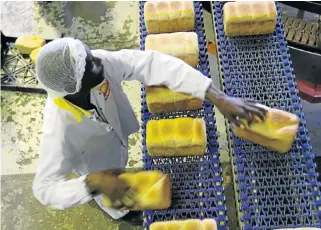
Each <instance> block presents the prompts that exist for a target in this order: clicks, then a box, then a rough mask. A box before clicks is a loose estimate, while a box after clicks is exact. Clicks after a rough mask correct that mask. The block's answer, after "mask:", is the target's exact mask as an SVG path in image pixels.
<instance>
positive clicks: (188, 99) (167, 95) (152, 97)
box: [145, 86, 202, 114]
mask: <svg viewBox="0 0 321 230" xmlns="http://www.w3.org/2000/svg"><path fill="white" fill-rule="evenodd" d="M145 89H146V103H147V106H148V110H149V112H150V113H155V114H159V113H172V112H181V111H190V110H197V109H200V108H202V101H201V100H200V99H198V98H195V97H192V96H190V95H188V94H184V93H176V92H174V91H172V90H170V89H168V88H167V87H165V86H164V87H162V86H146V88H145Z"/></svg>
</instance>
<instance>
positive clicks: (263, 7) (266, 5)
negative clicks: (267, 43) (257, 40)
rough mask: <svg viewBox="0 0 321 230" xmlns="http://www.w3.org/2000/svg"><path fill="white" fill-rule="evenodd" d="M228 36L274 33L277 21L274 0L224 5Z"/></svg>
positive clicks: (225, 29)
mask: <svg viewBox="0 0 321 230" xmlns="http://www.w3.org/2000/svg"><path fill="white" fill-rule="evenodd" d="M223 17H224V18H223V22H224V31H225V35H226V36H242V35H259V34H269V33H273V31H274V30H275V26H276V21H277V11H276V6H275V3H274V2H273V1H271V2H270V1H265V2H257V1H246V2H243V1H236V2H227V3H225V4H224V7H223Z"/></svg>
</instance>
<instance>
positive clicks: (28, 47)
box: [15, 35, 46, 54]
mask: <svg viewBox="0 0 321 230" xmlns="http://www.w3.org/2000/svg"><path fill="white" fill-rule="evenodd" d="M45 44H46V41H45V40H44V39H42V38H41V37H38V36H32V35H22V36H20V37H18V38H17V40H16V43H15V46H16V48H17V49H18V51H19V53H21V54H31V52H32V51H33V50H35V49H37V48H40V47H42V46H44V45H45Z"/></svg>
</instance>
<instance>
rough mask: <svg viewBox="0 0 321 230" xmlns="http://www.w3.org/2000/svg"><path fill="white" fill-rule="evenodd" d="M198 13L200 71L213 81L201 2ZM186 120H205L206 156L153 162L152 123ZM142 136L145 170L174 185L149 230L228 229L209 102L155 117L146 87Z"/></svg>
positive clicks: (148, 215) (148, 214) (196, 8)
mask: <svg viewBox="0 0 321 230" xmlns="http://www.w3.org/2000/svg"><path fill="white" fill-rule="evenodd" d="M144 4H145V2H140V5H139V9H140V18H139V19H140V39H141V40H140V49H141V50H145V39H146V36H147V31H146V26H145V22H144V11H143V10H144ZM194 11H195V20H196V21H195V29H194V32H196V33H197V35H198V45H199V51H200V52H199V65H198V70H199V71H201V72H202V73H203V74H204V75H205V76H208V77H210V75H209V74H210V73H209V63H208V60H207V58H208V57H207V47H206V38H205V30H204V24H203V13H202V9H201V3H200V2H194ZM184 116H191V117H199V118H203V119H204V120H205V122H206V130H207V141H208V145H207V152H206V154H205V155H204V156H189V157H157V158H155V157H153V158H152V157H151V156H150V155H149V154H148V152H147V149H146V124H147V123H148V121H150V120H151V119H159V118H173V117H184ZM142 132H143V134H142V135H143V164H144V169H145V170H154V169H158V170H161V171H163V172H165V173H166V174H168V175H169V177H170V179H171V182H172V206H171V207H170V208H169V209H167V210H153V211H146V212H145V217H146V222H145V227H147V228H148V227H149V225H150V224H151V223H153V222H155V221H165V220H172V219H203V218H215V220H216V222H217V225H218V228H219V229H226V227H227V215H226V207H225V197H224V189H223V186H222V183H223V179H222V169H221V167H220V156H219V152H218V142H217V136H216V135H217V134H216V127H215V118H214V113H213V105H212V104H211V103H210V102H209V101H205V102H204V104H203V108H202V109H201V110H198V111H197V112H189V113H187V112H181V113H178V114H162V115H157V116H155V115H152V114H150V113H149V111H148V108H147V105H146V93H145V87H144V86H142Z"/></svg>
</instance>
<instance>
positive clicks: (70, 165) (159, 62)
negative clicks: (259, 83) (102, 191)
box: [33, 50, 211, 219]
mask: <svg viewBox="0 0 321 230" xmlns="http://www.w3.org/2000/svg"><path fill="white" fill-rule="evenodd" d="M92 53H93V55H94V56H96V57H99V58H101V59H102V63H103V65H104V71H105V77H106V79H107V80H108V81H109V83H110V89H111V94H110V96H109V97H108V99H107V100H105V97H104V95H102V94H101V93H99V91H98V90H92V92H91V102H92V103H93V104H94V105H96V106H97V108H98V109H99V110H100V111H101V112H102V113H103V116H105V117H106V119H107V120H108V124H107V123H105V122H99V121H98V120H97V119H96V117H95V116H94V115H92V116H87V115H86V113H81V109H79V108H78V107H76V106H74V105H72V104H71V103H69V102H66V100H65V99H60V100H65V102H64V103H65V105H67V107H66V106H63V107H62V106H58V104H60V105H61V103H56V100H54V99H53V98H49V97H48V99H47V102H46V105H45V108H44V122H43V135H42V139H41V144H40V159H39V166H38V169H37V172H36V176H35V179H34V183H33V193H34V196H35V197H36V198H37V199H38V200H39V201H40V202H41V203H42V204H44V205H50V206H53V207H55V208H58V209H66V208H71V207H75V206H77V205H81V204H84V203H85V202H88V201H89V200H91V199H92V196H91V195H90V194H89V193H88V190H87V188H86V185H85V182H84V179H85V177H86V175H87V174H89V173H93V172H97V171H100V170H105V169H109V168H123V167H125V165H126V164H127V139H128V135H130V134H132V133H135V132H137V131H138V129H139V124H138V122H137V119H136V117H135V114H134V112H133V109H132V107H131V105H130V104H129V101H128V99H127V97H126V95H125V94H124V92H123V90H122V86H121V82H122V81H123V80H138V81H140V82H142V83H143V84H145V85H148V86H151V85H165V86H167V87H169V88H170V89H172V90H174V91H176V92H182V93H187V94H191V95H193V96H195V97H198V98H200V99H202V100H203V99H204V97H205V92H206V90H207V88H208V87H209V86H210V84H211V80H210V79H208V78H207V77H204V75H202V74H201V73H200V72H199V71H197V70H195V69H193V68H192V67H190V66H188V65H187V64H185V63H184V62H183V61H181V60H179V59H176V58H174V57H171V56H168V55H165V54H161V53H159V52H156V51H144V52H143V51H138V50H137V51H136V50H121V51H117V52H108V51H105V50H93V51H92ZM70 107H72V108H74V110H76V111H77V110H79V111H80V112H79V111H78V112H79V113H73V112H71V110H70V109H68V108H70ZM77 114H78V115H79V114H83V116H81V117H80V118H79V116H78V117H77V116H76V115H77ZM71 172H75V173H77V174H78V175H79V177H78V178H76V179H69V180H67V179H66V176H67V175H68V174H70V173H71ZM95 199H96V201H97V202H98V203H99V205H100V206H101V207H102V205H101V202H100V199H101V197H100V196H99V197H97V198H95ZM102 208H103V209H104V210H105V211H106V212H107V213H108V214H109V215H111V216H112V217H113V218H115V219H117V218H120V217H122V216H124V215H125V214H126V212H118V211H115V210H113V209H110V208H104V207H102Z"/></svg>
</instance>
